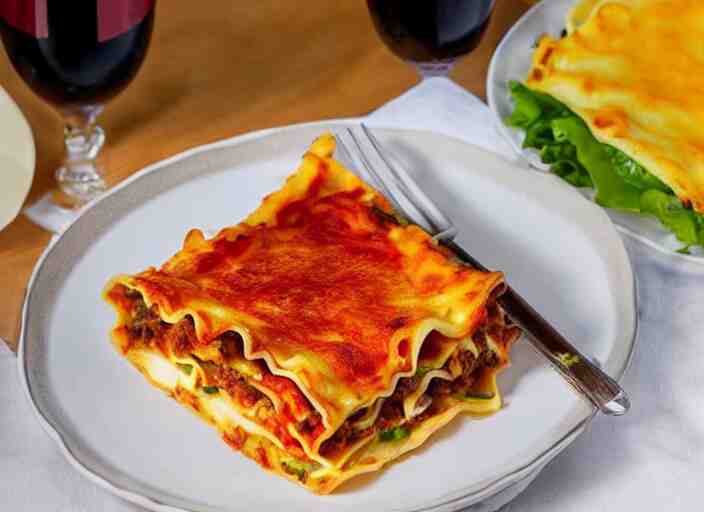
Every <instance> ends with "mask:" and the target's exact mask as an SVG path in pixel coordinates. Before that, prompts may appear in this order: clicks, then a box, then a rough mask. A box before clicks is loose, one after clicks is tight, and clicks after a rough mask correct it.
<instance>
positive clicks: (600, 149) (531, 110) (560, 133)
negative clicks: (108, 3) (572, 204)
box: [506, 81, 704, 251]
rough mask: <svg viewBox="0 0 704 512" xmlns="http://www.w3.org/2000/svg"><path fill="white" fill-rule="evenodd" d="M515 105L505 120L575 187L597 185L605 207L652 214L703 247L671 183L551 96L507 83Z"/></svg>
mask: <svg viewBox="0 0 704 512" xmlns="http://www.w3.org/2000/svg"><path fill="white" fill-rule="evenodd" d="M509 91H510V93H511V96H512V97H513V101H514V104H515V108H514V111H513V113H512V114H511V116H510V117H509V118H508V119H507V120H506V123H507V124H508V125H509V126H513V127H516V128H520V129H522V130H524V131H525V133H526V137H525V139H524V142H523V147H525V148H535V149H537V150H538V151H539V153H540V159H541V161H542V162H543V163H545V164H548V165H550V170H551V171H552V172H553V173H554V174H556V175H557V176H559V177H560V178H562V179H563V180H565V181H566V182H567V183H569V184H571V185H573V186H575V187H589V188H593V189H595V190H596V197H595V201H596V202H597V203H598V204H600V205H602V206H605V207H608V208H614V209H618V210H625V211H629V212H634V213H641V214H644V215H650V216H653V217H655V218H657V219H658V220H659V221H660V223H661V224H662V225H663V226H664V227H665V228H667V229H668V230H670V231H671V232H672V233H673V234H674V235H675V236H676V237H677V238H678V239H679V240H680V241H682V242H684V243H685V244H686V245H685V247H684V248H683V251H688V250H689V247H690V246H692V245H700V246H704V215H702V214H699V213H696V212H694V211H692V210H691V209H688V208H686V207H685V206H684V205H683V204H682V203H681V202H680V200H679V199H678V198H677V197H676V196H675V194H674V192H673V191H672V189H670V187H668V186H667V185H666V184H665V183H663V182H662V181H661V180H660V179H659V178H657V177H656V176H654V175H653V174H651V173H650V172H648V170H647V169H645V168H644V167H643V166H642V165H640V164H639V163H638V162H636V161H635V160H633V159H632V158H630V157H629V156H628V155H626V154H625V153H623V152H622V151H620V150H619V149H617V148H615V147H613V146H610V145H608V144H603V143H601V142H599V141H598V140H596V138H595V137H594V136H593V135H592V133H591V131H590V130H589V127H588V126H587V125H586V123H584V121H582V119H581V118H580V117H579V116H577V115H576V114H575V113H574V112H572V111H571V110H570V109H569V108H567V106H565V105H564V104H562V103H560V102H559V101H558V100H556V99H555V98H553V97H551V96H549V95H547V94H545V93H541V92H538V91H533V90H531V89H529V88H528V87H526V86H525V85H523V84H521V83H520V82H517V81H511V82H509Z"/></svg>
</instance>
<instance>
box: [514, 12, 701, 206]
mask: <svg viewBox="0 0 704 512" xmlns="http://www.w3.org/2000/svg"><path fill="white" fill-rule="evenodd" d="M567 26H568V31H569V35H568V36H567V37H564V38H562V39H559V40H556V39H553V38H551V37H549V36H545V37H543V38H542V40H541V41H540V44H539V46H538V48H537V50H536V51H535V54H534V56H533V65H532V69H531V71H530V73H529V75H528V79H527V80H526V85H528V87H530V88H531V89H535V90H539V91H542V92H545V93H548V94H550V95H551V96H553V97H555V98H557V99H558V100H560V101H561V102H563V103H564V104H566V105H567V106H568V107H570V108H571V109H572V110H573V111H574V112H575V113H576V114H578V115H579V116H580V117H581V118H582V119H584V121H585V122H586V123H587V124H588V125H589V127H590V129H591V131H592V133H593V134H594V136H595V137H596V138H597V139H598V140H599V141H601V142H604V143H607V144H611V145H612V146H615V147H617V148H618V149H620V150H621V151H623V152H624V153H626V154H627V155H628V156H630V157H631V158H633V159H634V160H636V161H637V162H639V163H640V164H641V165H643V166H644V167H645V168H646V169H648V171H650V172H651V173H653V174H654V175H656V176H657V177H658V178H660V179H661V180H662V181H663V182H665V183H667V184H668V185H669V186H670V187H671V188H672V189H673V190H674V191H675V193H676V194H677V196H678V197H679V198H680V199H681V200H682V201H683V202H684V203H685V204H691V205H692V206H693V207H694V209H695V210H697V211H698V212H704V46H702V41H703V40H704V3H702V2H701V1H699V0H600V1H594V0H583V1H582V2H580V3H579V4H577V5H576V6H575V8H574V9H573V10H572V11H571V13H570V16H569V17H568V23H567Z"/></svg>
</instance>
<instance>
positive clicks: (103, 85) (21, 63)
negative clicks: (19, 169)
mask: <svg viewBox="0 0 704 512" xmlns="http://www.w3.org/2000/svg"><path fill="white" fill-rule="evenodd" d="M155 3H156V0H71V1H70V2H66V0H1V1H0V35H1V36H2V41H3V44H4V46H5V51H6V53H7V55H8V57H9V58H10V61H11V62H12V65H13V66H14V68H15V70H16V71H17V73H19V75H20V76H21V77H22V79H23V80H24V81H25V83H26V84H27V85H28V86H29V87H30V88H31V89H32V90H33V91H34V92H35V93H36V94H38V95H39V96H41V97H42V98H43V99H44V100H46V101H47V102H49V103H50V104H51V105H53V106H54V107H55V108H56V109H57V110H58V111H59V112H60V114H61V115H62V116H63V118H64V120H65V122H66V126H65V130H64V143H65V149H66V154H65V160H64V163H63V165H62V166H61V167H60V168H59V169H58V170H57V171H56V180H57V182H58V185H59V188H60V190H61V191H62V192H63V194H64V195H65V200H66V202H68V203H69V204H70V205H71V206H80V205H82V204H84V203H86V202H87V201H90V200H91V199H93V198H95V197H97V196H98V195H100V194H101V193H102V192H104V191H105V181H104V180H103V177H102V174H101V172H100V170H99V168H98V166H97V165H96V158H97V156H98V153H99V152H100V149H101V147H102V146H103V144H104V143H105V132H104V131H103V129H102V128H100V126H98V125H97V124H96V118H97V117H98V115H99V114H100V112H101V111H102V110H103V106H104V105H105V103H106V102H107V101H108V100H110V99H112V98H113V97H114V96H116V95H117V94H118V93H119V92H120V91H122V90H123V89H124V88H125V87H126V86H127V85H128V84H129V83H130V82H131V81H132V79H133V78H134V76H135V75H136V74H137V71H138V70H139V68H140V66H141V64H142V62H143V61H144V57H145V55H146V53H147V49H148V47H149V41H150V39H151V33H152V27H153V24H154V8H155ZM69 4H70V5H69Z"/></svg>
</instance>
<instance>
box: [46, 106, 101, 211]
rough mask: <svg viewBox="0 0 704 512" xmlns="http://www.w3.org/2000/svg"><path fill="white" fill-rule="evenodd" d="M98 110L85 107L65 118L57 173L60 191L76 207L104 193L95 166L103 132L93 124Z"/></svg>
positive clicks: (99, 173)
mask: <svg viewBox="0 0 704 512" xmlns="http://www.w3.org/2000/svg"><path fill="white" fill-rule="evenodd" d="M101 111H102V108H101V107H86V108H83V109H81V110H79V111H74V112H69V113H66V114H65V115H64V117H65V119H66V126H65V128H64V146H65V148H66V156H65V160H64V164H63V165H62V166H61V167H60V168H59V169H58V170H57V171H56V179H57V181H58V183H59V188H60V189H61V190H62V192H63V193H64V194H66V196H68V199H69V200H70V201H71V202H73V203H74V204H75V205H76V206H80V205H82V204H84V203H86V202H88V201H90V200H91V199H94V198H95V197H97V196H98V195H100V194H101V193H102V192H104V191H105V181H104V180H103V177H102V174H101V172H100V170H99V168H98V167H97V165H96V159H97V157H98V153H99V152H100V149H101V148H102V147H103V144H105V132H104V131H103V129H102V128H101V127H100V126H98V125H97V124H96V123H95V120H96V118H97V116H98V114H99V113H100V112H101Z"/></svg>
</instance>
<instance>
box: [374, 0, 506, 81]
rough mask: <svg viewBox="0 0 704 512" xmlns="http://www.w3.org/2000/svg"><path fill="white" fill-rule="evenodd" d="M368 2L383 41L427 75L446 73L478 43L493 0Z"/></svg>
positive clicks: (487, 21)
mask: <svg viewBox="0 0 704 512" xmlns="http://www.w3.org/2000/svg"><path fill="white" fill-rule="evenodd" d="M367 5H368V7H369V12H370V13H371V17H372V21H373V22H374V26H375V28H376V30H377V32H378V33H379V35H380V36H381V39H382V40H383V41H384V44H386V46H387V47H388V48H389V49H390V50H391V51H392V52H393V53H395V54H396V55H397V56H399V57H401V58H402V59H404V60H405V61H408V62H410V63H412V64H415V65H416V66H417V68H418V70H419V72H420V74H421V75H422V76H423V77H426V76H432V75H446V74H447V73H448V72H449V71H450V69H451V68H452V65H453V64H454V62H455V61H456V60H457V59H458V58H459V57H462V56H463V55H466V54H468V53H470V52H471V51H472V50H474V49H475V48H476V47H477V46H478V45H479V42H480V41H481V38H482V36H483V35H484V31H485V30H486V27H487V25H488V24H489V18H490V16H491V12H492V10H493V8H494V0H367Z"/></svg>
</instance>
